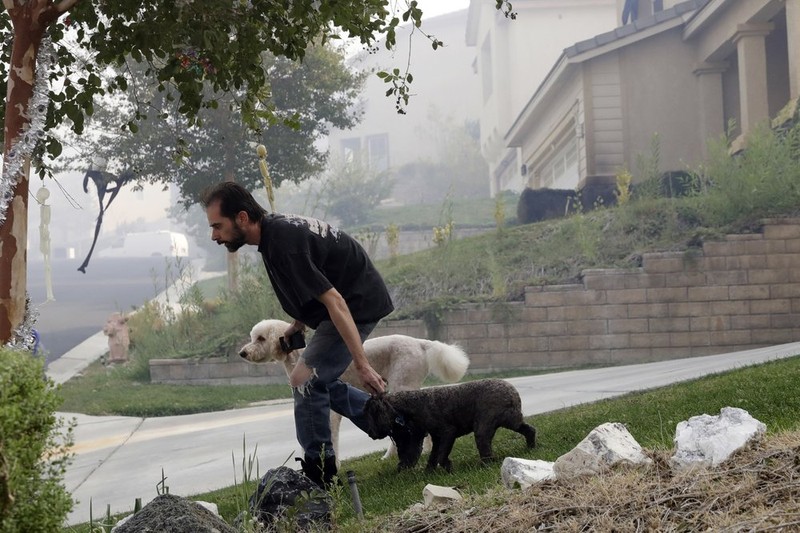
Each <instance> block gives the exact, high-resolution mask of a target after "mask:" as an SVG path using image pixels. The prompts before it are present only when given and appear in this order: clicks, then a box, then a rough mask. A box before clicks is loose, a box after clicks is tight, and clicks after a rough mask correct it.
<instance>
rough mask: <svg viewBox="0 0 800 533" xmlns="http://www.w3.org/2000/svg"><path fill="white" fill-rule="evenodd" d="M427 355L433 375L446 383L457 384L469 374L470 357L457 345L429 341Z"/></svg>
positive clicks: (426, 349)
mask: <svg viewBox="0 0 800 533" xmlns="http://www.w3.org/2000/svg"><path fill="white" fill-rule="evenodd" d="M425 355H426V357H427V358H428V368H429V369H430V371H431V373H433V375H434V376H436V377H437V378H439V379H441V380H442V381H444V382H445V383H455V382H456V381H459V380H460V379H461V378H463V377H464V374H466V373H467V368H468V367H469V357H467V354H466V353H465V352H464V350H462V349H461V347H460V346H458V345H456V344H445V343H443V342H439V341H427V343H426V344H425Z"/></svg>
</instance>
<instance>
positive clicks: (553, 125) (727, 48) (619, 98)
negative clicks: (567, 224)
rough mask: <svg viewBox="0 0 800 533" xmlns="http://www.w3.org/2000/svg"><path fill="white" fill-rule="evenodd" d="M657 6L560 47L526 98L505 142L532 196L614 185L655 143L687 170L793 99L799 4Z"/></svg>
mask: <svg viewBox="0 0 800 533" xmlns="http://www.w3.org/2000/svg"><path fill="white" fill-rule="evenodd" d="M659 4H660V5H658V7H659V8H662V9H661V10H656V11H655V12H653V11H652V9H651V8H652V5H653V4H652V3H651V2H650V1H649V0H642V1H641V5H640V12H639V18H638V19H637V20H636V21H634V22H633V23H631V24H627V25H624V26H621V27H618V28H616V29H615V30H613V31H609V32H606V33H601V34H599V35H597V36H595V37H593V38H591V39H588V40H584V41H580V42H577V43H576V44H574V45H572V46H570V47H569V48H566V49H565V50H564V51H563V53H562V54H561V56H560V57H559V58H558V59H557V61H555V64H554V66H552V68H551V70H550V72H549V74H547V76H546V78H545V80H544V81H543V82H542V83H541V85H539V87H538V88H537V89H536V90H535V91H534V92H532V96H530V97H529V100H528V102H527V104H526V105H525V106H524V108H523V109H522V110H521V112H520V113H519V114H518V115H516V117H515V120H514V122H513V124H512V125H511V126H510V127H509V128H508V129H507V130H506V132H505V134H504V138H503V141H504V146H506V147H507V148H508V149H509V150H513V149H515V148H516V149H519V151H520V153H521V158H520V160H521V161H520V162H521V169H522V172H523V173H525V174H526V175H527V178H528V183H527V184H528V186H530V187H532V188H542V187H548V188H560V189H572V188H576V187H580V186H583V185H585V184H588V183H593V182H609V181H612V180H613V179H614V177H615V175H616V174H618V173H619V172H620V170H621V169H623V168H628V169H630V170H634V169H635V166H636V161H637V158H638V157H640V156H647V155H648V154H649V153H650V151H651V144H652V142H653V138H654V135H656V134H657V135H658V146H659V149H660V156H659V159H660V170H661V171H671V170H681V169H686V168H690V167H692V166H693V165H695V164H696V163H698V162H700V161H701V160H702V158H703V156H704V154H705V150H706V146H707V141H708V140H709V139H710V138H714V137H719V136H721V135H722V134H723V133H725V132H726V130H727V128H728V125H729V124H732V125H733V130H732V133H733V135H734V137H738V140H737V141H736V142H737V143H739V144H741V143H742V142H743V140H744V139H746V135H747V133H748V132H750V131H752V130H753V128H754V127H755V126H756V125H757V124H759V123H760V122H763V121H767V120H768V119H769V118H770V117H774V116H775V115H776V114H778V112H779V111H780V110H781V109H782V108H784V107H785V106H786V105H787V103H788V102H790V101H791V100H794V99H796V98H798V96H800V0H688V1H675V0H672V1H671V0H663V2H659ZM617 9H618V13H619V14H621V9H622V0H620V1H619V2H618V5H617Z"/></svg>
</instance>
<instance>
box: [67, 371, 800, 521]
mask: <svg viewBox="0 0 800 533" xmlns="http://www.w3.org/2000/svg"><path fill="white" fill-rule="evenodd" d="M797 383H800V357H793V358H790V359H785V360H781V361H776V362H771V363H766V364H763V365H759V366H753V367H748V368H743V369H740V370H735V371H731V372H727V373H724V374H719V375H714V376H709V377H705V378H701V379H698V380H694V381H691V382H687V383H681V384H677V385H673V386H669V387H663V388H659V389H655V390H651V391H645V392H638V393H633V394H628V395H625V396H622V397H620V398H615V399H610V400H604V401H600V402H597V403H593V404H586V405H581V406H576V407H572V408H569V409H564V410H560V411H555V412H551V413H546V414H543V415H538V416H535V417H532V418H530V419H529V422H530V423H532V424H533V425H535V426H536V428H537V431H538V435H539V443H538V446H537V448H535V449H533V450H528V449H527V448H526V447H525V444H524V441H523V439H522V438H521V437H520V436H519V435H517V434H516V433H513V432H511V431H507V430H502V429H501V430H500V431H499V432H498V434H497V436H496V437H495V441H494V451H495V454H496V455H497V456H498V457H506V456H514V457H523V458H529V459H542V460H547V461H553V460H555V459H556V458H557V457H559V456H560V455H562V454H564V453H566V452H567V451H569V450H570V449H572V448H573V447H574V446H575V445H577V443H578V442H580V441H581V440H582V439H583V438H584V437H585V436H586V435H587V434H588V433H589V431H591V430H592V429H593V428H595V427H597V426H598V425H600V424H603V423H605V422H622V423H624V424H626V426H627V427H628V429H629V431H630V432H631V434H632V435H633V436H634V438H636V439H637V441H638V442H639V443H640V444H641V445H642V446H644V447H645V448H650V449H669V448H670V447H671V446H672V438H673V436H674V432H675V426H676V424H677V423H678V422H680V421H682V420H686V419H688V418H689V417H691V416H695V415H699V414H703V413H707V414H718V413H719V411H720V409H721V408H722V407H726V406H731V407H740V408H742V409H746V410H747V411H748V412H750V414H751V415H753V416H754V417H755V418H757V419H759V420H761V421H762V422H764V423H765V424H766V425H767V428H768V432H770V433H777V432H781V431H784V430H797V429H800V394H797ZM234 452H236V453H237V454H239V453H241V451H240V450H234ZM380 456H381V454H380V453H374V454H370V455H367V456H364V457H361V458H357V459H353V460H348V461H344V463H343V465H342V470H343V471H347V470H353V471H355V472H356V475H357V479H358V486H359V491H360V494H361V498H362V503H363V507H364V510H365V513H366V516H367V522H366V523H360V522H357V521H356V520H355V518H354V513H353V510H352V507H351V504H350V501H349V495H347V494H340V495H337V499H336V501H337V504H336V505H337V507H336V517H337V521H338V522H337V530H339V531H353V532H356V531H385V530H386V529H387V528H388V524H394V523H396V521H393V520H394V519H392V518H391V514H392V513H397V512H400V511H402V510H404V509H406V508H407V507H409V506H410V505H411V504H413V503H416V502H419V501H421V498H422V489H423V487H424V486H425V485H426V484H428V483H433V484H437V485H445V486H457V487H459V488H461V489H462V491H464V492H465V493H466V494H469V495H473V496H476V497H477V496H479V495H482V494H484V493H486V492H487V491H490V490H491V489H495V488H498V487H499V486H500V481H499V462H497V463H494V464H490V465H480V464H479V463H478V456H477V451H476V449H475V444H474V440H473V439H472V438H471V437H470V436H467V437H463V438H461V439H458V441H457V442H456V445H455V447H454V449H453V453H452V454H451V459H452V460H453V473H452V474H448V473H446V472H443V471H441V470H440V471H437V472H435V473H433V474H426V473H425V471H424V469H423V465H422V464H420V465H419V466H418V467H417V468H415V469H414V470H411V471H405V472H401V473H398V472H397V471H396V466H397V463H396V460H390V461H381V460H380ZM274 466H278V465H261V469H262V473H263V471H264V470H265V469H266V468H268V467H274ZM233 479H234V471H233V467H232V471H231V482H232V483H233ZM236 479H237V480H241V479H242V472H241V470H239V471H237V472H236ZM253 490H254V489H253V485H252V484H249V485H247V486H242V485H241V484H240V485H238V486H236V485H233V486H231V487H229V488H226V489H221V490H217V491H213V492H209V493H204V494H199V495H196V496H194V497H195V498H196V499H201V500H205V501H212V502H215V503H217V504H218V505H219V507H220V512H221V514H222V515H223V517H224V518H225V519H226V520H227V521H228V522H230V523H232V522H233V519H234V518H235V516H236V515H237V514H238V512H239V511H240V510H241V509H243V508H244V506H245V504H244V500H245V499H246V498H247V497H248V496H249V494H250V493H251V492H252V491H253ZM144 496H147V495H144ZM151 496H152V495H151ZM495 503H496V502H493V501H492V500H491V499H487V500H482V499H481V498H479V497H478V498H477V499H476V501H475V507H474V509H475V511H474V512H480V511H481V507H482V506H486V507H490V506H492V505H493V504H495ZM66 531H74V532H80V533H84V532H88V531H89V528H88V526H81V527H75V528H68V529H67V530H66Z"/></svg>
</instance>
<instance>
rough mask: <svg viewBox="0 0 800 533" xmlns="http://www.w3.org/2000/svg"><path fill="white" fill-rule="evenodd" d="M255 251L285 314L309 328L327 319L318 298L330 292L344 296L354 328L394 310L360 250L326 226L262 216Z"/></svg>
mask: <svg viewBox="0 0 800 533" xmlns="http://www.w3.org/2000/svg"><path fill="white" fill-rule="evenodd" d="M258 251H259V253H260V254H261V257H262V258H263V260H264V266H265V267H266V269H267V274H268V275H269V279H270V281H271V282H272V287H273V289H275V294H276V295H277V297H278V301H279V302H280V304H281V307H283V310H284V311H286V313H288V314H289V316H291V317H292V318H294V319H295V320H299V321H300V322H302V323H304V324H306V325H307V326H308V327H310V328H312V329H315V328H316V327H317V326H318V325H319V323H320V322H322V321H323V320H330V317H329V316H328V310H327V309H326V308H325V306H324V305H322V303H321V302H320V301H319V300H317V298H318V297H319V296H320V295H322V293H324V292H325V291H327V290H329V289H331V288H332V287H333V288H336V290H337V291H339V293H340V294H341V295H342V297H344V299H345V301H346V302H347V307H348V308H349V309H350V314H352V315H353V320H354V321H355V322H356V323H359V324H363V323H369V322H377V321H378V320H380V319H381V318H383V317H385V316H386V315H388V314H389V313H391V312H392V311H393V310H394V306H393V305H392V300H391V297H390V296H389V291H388V290H387V289H386V285H385V284H384V282H383V279H382V278H381V276H380V274H379V273H378V271H377V270H376V269H375V266H374V265H373V264H372V261H370V259H369V256H367V253H366V252H365V251H364V248H362V247H361V245H360V244H359V243H358V242H357V241H356V240H355V239H353V238H352V237H350V236H349V235H347V234H346V233H344V232H343V231H340V230H338V229H337V228H335V227H333V226H331V225H330V224H328V223H327V222H323V221H321V220H316V219H314V218H308V217H302V216H298V215H283V214H280V213H273V214H269V215H266V216H265V217H264V219H263V220H262V222H261V243H260V244H259V245H258Z"/></svg>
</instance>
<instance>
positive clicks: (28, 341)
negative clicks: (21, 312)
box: [5, 297, 39, 353]
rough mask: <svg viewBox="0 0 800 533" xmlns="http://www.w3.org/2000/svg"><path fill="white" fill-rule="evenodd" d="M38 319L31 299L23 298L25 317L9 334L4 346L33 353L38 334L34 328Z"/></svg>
mask: <svg viewBox="0 0 800 533" xmlns="http://www.w3.org/2000/svg"><path fill="white" fill-rule="evenodd" d="M38 319H39V312H38V311H37V310H36V309H35V308H33V307H32V306H31V299H30V297H28V298H27V299H26V300H25V318H24V319H23V321H22V324H20V325H19V327H18V328H17V329H16V330H14V333H12V334H11V340H9V341H8V342H7V343H6V346H5V347H6V348H9V349H12V350H25V351H27V352H33V353H35V352H36V350H37V348H38V344H39V334H38V333H37V332H36V329H34V326H35V325H36V321H37V320H38Z"/></svg>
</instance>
